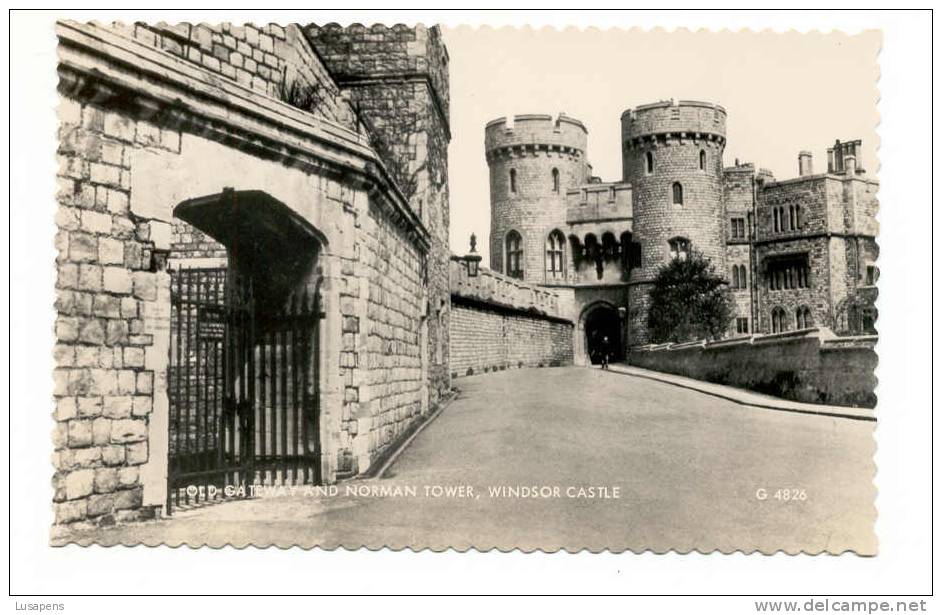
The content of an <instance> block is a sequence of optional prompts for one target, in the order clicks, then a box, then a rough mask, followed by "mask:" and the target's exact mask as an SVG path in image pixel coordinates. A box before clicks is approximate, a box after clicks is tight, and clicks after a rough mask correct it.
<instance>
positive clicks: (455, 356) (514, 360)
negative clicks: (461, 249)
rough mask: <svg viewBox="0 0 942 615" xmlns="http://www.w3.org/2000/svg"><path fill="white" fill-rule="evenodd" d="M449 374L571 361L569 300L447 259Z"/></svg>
mask: <svg viewBox="0 0 942 615" xmlns="http://www.w3.org/2000/svg"><path fill="white" fill-rule="evenodd" d="M451 289H452V297H451V301H452V318H451V321H450V328H451V331H450V338H451V342H452V343H451V346H450V356H449V365H450V366H451V370H452V377H460V376H470V375H472V374H480V373H484V372H489V371H497V370H503V369H508V368H510V369H515V368H522V367H549V366H559V365H571V364H572V353H573V338H572V335H573V325H572V322H571V321H570V320H569V319H568V314H569V312H570V310H571V302H570V301H567V299H566V298H560V297H559V296H558V294H557V293H556V292H555V291H551V290H548V289H544V288H541V287H539V286H536V285H533V284H529V283H526V282H523V281H521V280H517V279H514V278H511V277H508V276H505V275H503V274H500V273H498V272H495V271H492V270H490V269H486V268H481V269H480V270H479V275H478V276H476V277H473V278H472V277H470V276H469V275H468V271H467V269H466V267H465V265H464V263H463V261H461V260H460V259H458V258H455V259H453V260H452V263H451Z"/></svg>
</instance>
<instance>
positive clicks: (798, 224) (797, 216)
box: [795, 205, 801, 229]
mask: <svg viewBox="0 0 942 615" xmlns="http://www.w3.org/2000/svg"><path fill="white" fill-rule="evenodd" d="M795 228H796V229H800V228H801V205H795Z"/></svg>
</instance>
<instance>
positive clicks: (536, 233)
mask: <svg viewBox="0 0 942 615" xmlns="http://www.w3.org/2000/svg"><path fill="white" fill-rule="evenodd" d="M587 139H588V134H587V132H586V129H585V127H584V126H583V125H582V123H581V122H579V121H578V120H575V119H573V118H569V117H567V116H565V115H562V114H560V116H559V117H558V118H555V119H554V118H553V117H552V116H550V115H536V114H531V115H517V116H515V117H514V118H513V121H512V122H511V123H508V120H507V119H506V118H499V119H496V120H493V121H491V122H488V124H487V126H486V128H485V155H486V158H487V164H488V170H489V177H490V202H491V227H490V236H489V247H490V266H491V268H492V269H494V270H495V271H500V272H502V273H505V274H509V273H510V272H509V271H508V265H507V263H505V262H504V261H505V260H506V249H507V235H508V234H509V233H510V232H511V231H516V232H517V233H519V234H520V237H521V239H522V246H521V247H522V249H523V256H522V258H521V262H520V267H521V269H522V271H523V279H524V280H526V281H527V282H533V283H543V282H550V283H552V282H554V280H552V279H547V275H546V268H547V263H546V242H547V239H548V237H549V234H550V232H552V231H553V230H559V231H561V232H562V233H563V235H564V236H565V235H567V234H568V233H567V230H566V208H567V198H566V193H567V191H569V190H571V189H575V188H577V187H579V186H580V185H581V184H583V183H584V182H585V181H586V179H587V173H588V167H587V163H586V151H585V150H586V143H587ZM554 169H555V170H556V172H557V173H558V177H559V190H558V191H554V182H553V171H554ZM511 172H513V174H514V178H515V179H514V182H513V184H514V186H513V188H515V189H512V186H511V180H510V177H511ZM567 243H568V242H567ZM567 248H568V246H567ZM566 252H569V250H568V249H567V250H566ZM564 260H565V262H566V268H565V270H566V271H567V274H571V268H572V262H573V259H572V258H571V254H568V253H567V254H565V256H564ZM567 277H570V278H571V275H567Z"/></svg>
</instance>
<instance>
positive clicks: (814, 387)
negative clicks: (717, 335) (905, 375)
mask: <svg viewBox="0 0 942 615" xmlns="http://www.w3.org/2000/svg"><path fill="white" fill-rule="evenodd" d="M875 344H876V337H875V336H867V337H857V338H844V337H842V338H838V337H836V336H835V335H834V334H833V333H832V332H831V331H830V330H828V329H823V328H822V329H810V330H804V331H795V332H791V333H784V334H775V335H761V336H750V337H745V338H738V339H734V340H724V341H719V342H691V343H686V344H662V345H658V346H640V347H636V348H632V350H631V352H630V353H629V355H628V362H629V363H631V364H632V365H636V366H638V367H643V368H645V369H652V370H656V371H661V372H667V373H670V374H678V375H681V376H686V377H688V378H696V379H698V380H706V381H708V382H715V383H718V384H725V385H730V386H735V387H741V388H744V389H751V390H753V391H758V392H760V393H767V394H769V395H775V396H777V397H784V398H786V399H792V400H795V401H801V402H808V403H816V404H830V405H837V406H854V407H865V408H873V407H874V406H875V405H876V394H875V388H876V384H877V381H876V377H875V375H874V369H875V368H876V366H877V354H876V352H875V351H874V346H875Z"/></svg>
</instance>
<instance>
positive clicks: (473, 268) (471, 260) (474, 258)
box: [464, 233, 481, 278]
mask: <svg viewBox="0 0 942 615" xmlns="http://www.w3.org/2000/svg"><path fill="white" fill-rule="evenodd" d="M477 243H478V238H477V237H476V236H475V235H474V233H471V251H470V252H468V253H467V254H465V256H464V262H465V263H466V265H467V267H468V277H469V278H476V277H478V270H479V268H480V265H481V255H480V254H478V253H477V251H476V249H475V248H476V246H477Z"/></svg>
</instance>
